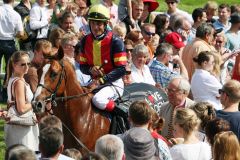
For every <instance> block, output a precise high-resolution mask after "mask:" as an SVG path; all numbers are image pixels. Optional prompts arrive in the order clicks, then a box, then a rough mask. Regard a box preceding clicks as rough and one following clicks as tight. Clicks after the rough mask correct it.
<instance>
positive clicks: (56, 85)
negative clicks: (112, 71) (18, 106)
mask: <svg viewBox="0 0 240 160" xmlns="http://www.w3.org/2000/svg"><path fill="white" fill-rule="evenodd" d="M64 77H65V71H64V63H63V61H57V60H51V61H49V62H48V63H46V64H45V65H44V66H43V68H42V75H41V78H40V81H39V84H38V87H37V90H36V92H35V94H34V99H33V102H32V104H33V110H34V111H35V112H37V113H39V112H44V111H45V105H46V104H47V103H49V102H51V104H52V106H56V105H57V104H56V96H57V95H63V93H64V90H65V78H64Z"/></svg>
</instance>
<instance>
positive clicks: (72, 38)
mask: <svg viewBox="0 0 240 160" xmlns="http://www.w3.org/2000/svg"><path fill="white" fill-rule="evenodd" d="M72 41H77V37H76V36H75V35H74V34H72V33H66V34H64V36H63V38H62V41H61V45H62V47H64V46H65V45H66V44H69V43H70V42H72Z"/></svg>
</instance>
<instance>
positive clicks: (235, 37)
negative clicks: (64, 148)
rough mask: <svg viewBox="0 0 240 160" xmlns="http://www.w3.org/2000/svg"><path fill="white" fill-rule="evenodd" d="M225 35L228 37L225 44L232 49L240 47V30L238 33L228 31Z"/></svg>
mask: <svg viewBox="0 0 240 160" xmlns="http://www.w3.org/2000/svg"><path fill="white" fill-rule="evenodd" d="M225 36H226V38H227V42H226V44H225V47H226V48H228V49H230V50H231V51H233V50H236V49H240V31H238V33H237V34H235V33H231V32H229V31H227V32H226V33H225Z"/></svg>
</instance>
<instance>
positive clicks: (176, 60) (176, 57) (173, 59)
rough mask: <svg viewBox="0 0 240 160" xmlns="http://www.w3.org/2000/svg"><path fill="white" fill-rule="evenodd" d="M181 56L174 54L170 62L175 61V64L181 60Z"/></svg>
mask: <svg viewBox="0 0 240 160" xmlns="http://www.w3.org/2000/svg"><path fill="white" fill-rule="evenodd" d="M181 61H182V60H181V58H180V57H179V55H174V56H173V58H172V62H173V63H176V64H179V63H180V62H181Z"/></svg>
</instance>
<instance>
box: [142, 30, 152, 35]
mask: <svg viewBox="0 0 240 160" xmlns="http://www.w3.org/2000/svg"><path fill="white" fill-rule="evenodd" d="M143 31H144V33H146V35H148V36H155V33H152V32H148V31H146V30H143Z"/></svg>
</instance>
